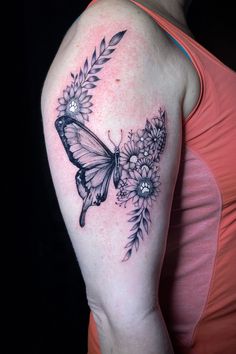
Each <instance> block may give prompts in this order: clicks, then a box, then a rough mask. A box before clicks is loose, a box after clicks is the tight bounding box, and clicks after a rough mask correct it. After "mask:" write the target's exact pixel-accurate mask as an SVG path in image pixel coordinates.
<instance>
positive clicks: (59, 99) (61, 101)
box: [58, 97, 66, 104]
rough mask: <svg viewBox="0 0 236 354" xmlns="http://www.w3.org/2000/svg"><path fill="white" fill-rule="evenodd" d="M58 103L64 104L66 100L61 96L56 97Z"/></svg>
mask: <svg viewBox="0 0 236 354" xmlns="http://www.w3.org/2000/svg"><path fill="white" fill-rule="evenodd" d="M58 102H59V103H60V104H66V100H65V99H64V98H63V97H60V98H58Z"/></svg>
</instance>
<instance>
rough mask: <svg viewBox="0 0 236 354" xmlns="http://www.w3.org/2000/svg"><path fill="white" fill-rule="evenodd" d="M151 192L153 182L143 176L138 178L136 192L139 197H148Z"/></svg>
mask: <svg viewBox="0 0 236 354" xmlns="http://www.w3.org/2000/svg"><path fill="white" fill-rule="evenodd" d="M152 193H153V183H152V181H151V180H150V178H148V177H143V178H141V179H140V181H139V184H138V187H137V194H138V196H139V197H142V198H148V197H150V195H152Z"/></svg>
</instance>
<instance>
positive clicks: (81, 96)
mask: <svg viewBox="0 0 236 354" xmlns="http://www.w3.org/2000/svg"><path fill="white" fill-rule="evenodd" d="M87 93H88V90H85V91H84V92H82V93H81V95H80V98H79V100H80V102H81V101H82V100H83V99H84V98H85V97H87Z"/></svg>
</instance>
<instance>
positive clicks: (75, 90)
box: [57, 30, 126, 123]
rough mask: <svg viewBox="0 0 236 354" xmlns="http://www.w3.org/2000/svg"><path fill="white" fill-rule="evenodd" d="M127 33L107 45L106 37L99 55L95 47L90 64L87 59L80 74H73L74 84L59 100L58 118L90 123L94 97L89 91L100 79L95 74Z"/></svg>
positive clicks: (67, 88)
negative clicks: (63, 117)
mask: <svg viewBox="0 0 236 354" xmlns="http://www.w3.org/2000/svg"><path fill="white" fill-rule="evenodd" d="M125 32H126V30H125V31H121V32H118V33H116V34H115V35H114V36H113V37H112V38H111V40H110V41H109V43H108V44H107V45H106V40H105V37H104V38H103V40H102V41H101V43H100V47H99V50H98V54H97V49H96V47H95V49H94V52H93V55H92V58H91V62H90V64H89V61H88V58H87V59H86V60H85V63H84V66H83V69H80V72H79V73H77V74H73V73H71V77H72V82H71V84H70V86H67V87H66V89H65V90H64V91H63V96H62V97H60V98H59V99H58V102H59V106H58V107H57V110H58V111H59V113H58V117H62V116H68V117H70V118H74V119H76V120H78V121H79V122H81V123H84V122H85V121H89V114H91V113H92V109H91V107H92V105H93V104H92V102H91V99H92V97H93V96H92V95H89V94H88V91H89V90H90V89H93V88H95V87H96V86H97V85H96V82H97V81H99V80H100V79H99V77H98V76H96V75H95V74H97V73H98V72H99V71H101V70H102V68H103V65H104V64H105V63H106V62H107V61H108V60H110V59H111V57H110V55H111V54H112V53H113V52H114V51H115V49H116V48H115V46H116V45H117V44H118V43H119V42H120V40H121V39H122V37H123V36H124V34H125Z"/></svg>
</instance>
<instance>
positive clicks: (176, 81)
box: [44, 0, 187, 114]
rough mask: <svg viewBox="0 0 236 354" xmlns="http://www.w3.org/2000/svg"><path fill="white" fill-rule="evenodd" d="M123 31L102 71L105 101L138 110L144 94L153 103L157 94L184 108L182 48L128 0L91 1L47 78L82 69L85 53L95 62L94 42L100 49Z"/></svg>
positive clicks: (99, 95) (100, 94)
mask: <svg viewBox="0 0 236 354" xmlns="http://www.w3.org/2000/svg"><path fill="white" fill-rule="evenodd" d="M118 33H124V35H123V36H122V39H121V40H120V41H119V43H118V45H115V46H111V48H110V49H114V50H115V51H114V53H112V54H111V61H109V64H105V66H106V70H105V71H104V70H102V71H101V75H100V77H99V80H102V85H101V84H99V85H98V86H99V87H103V88H105V89H106V90H105V91H104V89H103V90H102V89H101V90H99V92H97V96H96V97H97V99H98V100H99V102H100V107H103V106H104V105H105V107H106V109H107V111H110V110H113V111H114V98H115V99H116V103H117V104H116V106H117V108H118V107H121V105H124V102H129V105H131V102H133V105H134V107H133V109H134V110H135V109H136V110H137V108H136V107H137V104H136V102H139V101H141V100H142V101H143V102H146V105H148V106H150V107H151V106H154V105H155V104H156V103H155V102H156V101H157V100H158V99H159V100H160V101H161V102H166V104H167V105H168V103H169V104H171V105H172V106H174V107H176V108H175V109H177V107H178V108H179V106H180V105H181V103H182V102H183V98H184V95H185V91H186V90H185V85H186V81H187V72H186V71H185V68H184V66H183V64H182V58H181V53H180V51H179V50H177V48H176V46H175V45H174V44H173V43H172V41H171V40H170V39H169V37H168V35H167V34H166V33H165V32H164V31H163V30H162V29H161V28H160V27H159V26H158V24H157V23H156V22H155V21H154V20H153V19H152V18H151V17H150V16H149V15H148V14H147V13H145V12H144V11H143V10H141V9H140V8H139V7H138V6H136V5H134V4H133V3H131V1H127V0H97V1H96V2H95V3H94V4H93V5H91V6H90V7H88V8H87V9H86V10H85V11H84V12H83V13H82V14H81V16H80V17H79V19H78V20H76V21H75V23H74V24H73V25H72V27H71V29H70V30H69V31H68V33H67V35H66V36H65V38H64V40H63V42H62V44H61V46H60V49H59V51H58V53H57V55H56V58H55V60H54V63H53V65H52V66H51V70H50V71H49V75H48V78H49V79H50V78H52V77H53V78H55V77H58V79H60V81H61V82H63V80H66V78H65V76H64V75H63V74H62V73H64V72H68V71H69V72H76V71H78V67H82V66H83V65H84V63H85V61H86V58H87V60H88V62H89V63H91V61H92V54H93V52H94V50H95V48H96V53H97V55H98V53H99V50H100V48H101V44H102V41H103V40H104V41H105V44H106V47H107V46H109V41H111V39H112V38H113V37H114V36H116V35H117V34H118ZM61 75H63V76H62V77H60V76H61ZM47 82H50V80H47V81H46V86H45V87H46V88H47V87H48V85H47ZM53 82H55V80H54V81H53ZM118 87H119V90H117V88H118ZM50 89H51V92H52V91H53V88H52V87H50ZM57 90H58V88H57ZM44 92H45V89H44ZM46 92H47V90H46ZM58 94H59V92H58ZM108 95H109V100H108ZM44 96H45V95H44ZM102 113H103V112H101V114H102Z"/></svg>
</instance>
